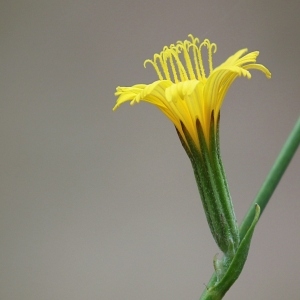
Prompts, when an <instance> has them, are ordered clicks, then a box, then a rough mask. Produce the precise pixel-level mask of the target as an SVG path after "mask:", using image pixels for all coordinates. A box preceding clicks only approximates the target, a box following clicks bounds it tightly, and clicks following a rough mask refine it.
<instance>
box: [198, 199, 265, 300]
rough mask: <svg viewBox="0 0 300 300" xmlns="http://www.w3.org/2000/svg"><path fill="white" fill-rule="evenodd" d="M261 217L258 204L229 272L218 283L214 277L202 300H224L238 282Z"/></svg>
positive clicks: (224, 261)
mask: <svg viewBox="0 0 300 300" xmlns="http://www.w3.org/2000/svg"><path fill="white" fill-rule="evenodd" d="M259 215H260V207H259V205H258V204H256V207H255V216H254V219H253V221H252V224H251V226H250V227H249V229H248V231H247V233H246V234H245V235H244V238H243V239H242V240H241V242H240V245H239V247H238V249H237V251H236V253H235V255H234V257H233V259H232V260H231V261H230V263H229V266H228V268H227V271H226V272H225V274H224V276H223V277H222V278H221V280H220V281H218V279H217V275H216V274H215V275H214V276H213V278H212V279H211V281H210V282H209V285H208V286H207V289H206V290H205V291H204V293H203V294H202V296H201V298H200V300H219V299H222V298H223V296H224V295H225V293H226V292H227V291H228V290H229V289H230V287H231V286H232V285H233V283H234V282H235V281H236V280H237V278H238V277H239V275H240V274H241V272H242V270H243V267H244V264H245V262H246V260H247V256H248V252H249V248H250V243H251V239H252V235H253V232H254V229H255V226H256V224H257V222H258V219H259ZM222 263H226V256H224V258H223V261H222ZM215 273H217V272H215Z"/></svg>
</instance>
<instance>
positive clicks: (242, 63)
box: [113, 35, 271, 150]
mask: <svg viewBox="0 0 300 300" xmlns="http://www.w3.org/2000/svg"><path fill="white" fill-rule="evenodd" d="M189 38H190V40H185V41H184V42H182V41H178V42H177V43H176V45H174V44H172V45H170V46H169V47H167V46H165V47H164V48H163V50H162V51H161V52H160V54H155V55H154V57H153V60H150V59H147V60H146V61H145V63H144V66H145V65H146V64H147V63H149V64H151V65H152V66H153V67H154V69H155V71H156V73H157V75H158V78H159V80H157V81H154V82H153V83H151V84H148V85H147V84H137V85H134V86H132V87H118V88H117V91H116V93H115V95H116V96H118V99H117V103H116V105H115V107H114V108H113V110H115V109H116V108H117V107H119V106H120V105H121V104H122V103H124V102H126V101H131V102H130V104H131V105H133V104H135V103H139V102H140V101H146V102H149V103H151V104H154V105H155V106H157V107H158V108H159V109H160V110H161V111H162V112H163V113H164V114H165V115H166V116H167V117H168V118H169V119H170V120H171V121H172V122H173V123H174V125H175V126H176V128H177V130H178V132H179V134H180V135H181V137H182V139H183V141H185V143H186V145H187V142H186V137H185V135H184V133H183V126H184V127H185V129H186V131H187V132H188V133H189V135H190V137H191V138H192V139H193V141H194V143H195V145H196V147H197V148H198V149H199V150H201V145H200V142H199V136H198V133H197V127H196V123H197V122H198V123H200V126H201V128H202V131H203V134H204V138H205V141H206V143H207V146H208V148H209V146H210V145H209V138H210V136H209V135H210V128H211V125H212V124H211V122H214V128H215V130H217V122H218V118H219V113H220V108H221V105H222V103H223V99H224V97H225V95H226V93H227V90H228V88H229V87H230V86H231V84H232V82H233V81H234V80H235V79H236V78H237V77H238V76H244V77H247V78H251V74H250V72H249V70H250V69H257V70H260V71H262V72H263V73H265V75H266V76H267V77H268V78H270V77H271V73H270V72H269V70H268V69H267V68H266V67H264V66H263V65H261V64H256V58H257V56H258V54H259V52H258V51H254V52H250V53H248V54H245V53H246V52H247V49H242V50H240V51H238V52H236V53H235V54H234V55H232V56H230V57H229V58H228V59H227V60H226V61H225V62H224V63H222V64H221V65H220V66H218V67H216V68H213V60H212V56H213V53H215V52H216V50H217V46H216V44H214V43H211V42H210V41H209V40H207V39H205V40H204V41H203V42H200V41H199V39H198V38H194V37H193V36H192V35H189ZM205 48H206V50H207V60H208V63H207V64H206V66H205V65H204V61H203V50H204V49H205Z"/></svg>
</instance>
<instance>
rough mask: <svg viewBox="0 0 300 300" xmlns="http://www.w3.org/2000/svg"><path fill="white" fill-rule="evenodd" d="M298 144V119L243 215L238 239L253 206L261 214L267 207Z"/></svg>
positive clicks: (299, 142) (246, 223)
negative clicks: (258, 207) (258, 209)
mask: <svg viewBox="0 0 300 300" xmlns="http://www.w3.org/2000/svg"><path fill="white" fill-rule="evenodd" d="M299 144H300V118H299V119H298V121H297V122H296V124H295V126H294V128H293V130H292V131H291V133H290V135H289V137H288V139H287V140H286V142H285V144H284V145H283V147H282V149H281V151H280V153H279V155H278V157H277V159H276V161H275V163H274V165H273V167H272V168H271V170H270V172H269V174H268V176H267V177H266V179H265V182H264V183H263V185H262V187H261V188H260V190H259V192H258V194H257V195H256V197H255V199H254V201H253V203H252V204H251V206H250V208H249V210H248V212H247V214H246V215H245V217H244V219H243V221H242V223H241V226H240V238H241V239H242V238H243V237H244V235H245V233H246V232H247V230H248V228H249V227H250V226H251V223H252V221H253V218H254V215H255V204H256V203H257V204H258V205H259V206H260V209H261V214H260V216H261V215H262V212H263V211H264V209H265V207H266V206H267V204H268V202H269V200H270V198H271V196H272V194H273V192H274V190H275V188H276V186H277V184H278V183H279V181H280V179H281V177H282V175H283V174H284V172H285V170H286V168H287V167H288V165H289V163H290V161H291V160H292V158H293V155H294V154H295V153H296V151H297V148H298V146H299Z"/></svg>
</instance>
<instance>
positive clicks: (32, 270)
mask: <svg viewBox="0 0 300 300" xmlns="http://www.w3.org/2000/svg"><path fill="white" fill-rule="evenodd" d="M299 14H300V2H299V1H298V0H287V1H274V0H266V1H259V0H248V1H238V0H228V1H216V0H197V1H196V0H186V1H179V0H174V1H171V0H165V1H164V0H162V1H157V0H153V1H146V0H145V1H138V0H124V1H116V0H111V1H101V0H100V1H89V0H85V1H80V0H75V1H68V0H64V1H57V0H55V1H44V0H42V1H20V0H19V1H1V11H0V38H1V46H0V53H1V60H0V64H1V73H0V76H1V80H0V85H1V89H0V95H1V97H0V140H1V147H0V166H1V169H0V270H1V271H0V299H3V300H19V299H20V300H21V299H22V300H40V299H43V300H53V299H64V300H68V299H72V300H80V299H91V300H93V299H130V300H135V299H136V300H140V299H145V300H146V299H149V300H150V299H151V300H152V299H172V300H182V299H198V298H199V296H200V294H201V293H202V291H203V289H205V283H207V282H208V280H209V278H210V275H211V274H212V272H213V264H212V260H213V257H214V255H215V254H216V253H218V252H219V250H218V249H217V246H216V245H215V243H214V241H213V239H212V237H211V234H210V232H209V229H208V225H207V223H206V219H205V216H204V212H203V209H202V204H201V201H200V200H199V195H198V191H197V186H196V183H195V180H194V177H193V172H192V168H191V165H190V162H189V160H188V157H187V156H186V154H185V152H184V150H183V149H182V146H181V144H180V142H179V140H178V137H177V135H176V132H175V130H174V128H173V126H172V124H171V123H170V122H169V121H168V120H167V119H166V118H165V116H163V115H162V114H161V113H160V112H159V111H158V110H157V109H156V108H155V107H152V106H150V105H147V104H140V105H136V106H134V107H130V106H129V105H124V106H122V107H121V108H120V109H119V110H117V111H116V112H114V113H113V112H112V107H113V106H114V104H115V101H116V97H115V96H114V92H115V88H116V86H118V85H123V86H130V85H133V84H135V83H151V82H153V81H154V80H156V78H157V77H156V74H155V72H154V71H153V70H152V68H151V67H149V68H147V69H144V67H143V62H144V60H145V59H147V58H151V57H152V56H153V54H154V53H156V52H159V51H161V49H162V48H163V46H165V45H169V44H171V43H175V42H176V41H177V40H184V39H185V38H187V35H188V34H189V33H192V34H193V35H195V36H198V37H199V38H200V39H204V38H209V39H210V40H211V41H212V42H215V43H217V45H218V52H217V53H216V54H215V56H214V65H215V66H216V65H218V64H220V63H221V62H223V61H224V60H225V59H227V57H228V56H229V55H232V54H233V53H235V52H236V51H237V50H239V49H241V48H244V47H247V48H249V51H253V50H259V51H260V56H259V58H258V62H260V63H263V64H264V65H265V66H267V67H268V68H269V69H270V70H271V72H272V76H273V77H272V79H271V80H268V79H266V78H265V76H264V75H263V74H261V73H260V72H255V71H254V72H252V74H253V77H252V79H251V80H247V79H245V78H239V79H237V81H236V82H235V83H234V84H233V86H232V88H231V89H230V91H229V93H228V95H227V97H226V99H225V102H224V106H223V108H222V116H221V152H222V156H223V161H224V164H225V170H226V173H227V175H228V181H229V185H230V189H231V194H232V198H233V201H234V206H235V210H236V214H237V218H238V221H239V222H240V221H241V220H242V218H243V216H244V214H245V212H246V210H247V209H248V207H249V205H250V203H251V201H252V200H253V198H254V196H255V194H256V193H257V191H258V189H259V188H260V186H261V184H262V182H263V180H264V178H265V176H266V175H267V173H268V171H269V169H270V167H271V166H272V164H273V162H274V160H275V158H276V157H277V154H278V152H279V151H280V149H281V146H282V144H283V143H284V141H285V139H286V137H287V135H288V134H289V132H290V130H291V129H292V127H293V125H294V123H295V122H296V120H297V118H298V117H299V112H300V101H299V94H300V82H299V70H298V68H299V63H300V58H299V50H300V41H299V36H300V19H299ZM299 169H300V153H299V152H298V153H297V154H296V156H295V157H294V159H293V161H292V164H291V165H290V166H289V168H288V170H287V172H286V174H285V175H284V177H283V179H282V181H281V183H280V185H279V186H278V188H277V190H276V192H275V193H274V196H273V198H272V199H271V201H270V203H269V205H268V207H267V209H266V211H265V212H264V214H263V217H262V218H261V220H260V222H259V223H258V226H257V229H256V231H255V233H254V237H253V241H252V247H251V249H250V254H249V257H248V260H247V263H246V265H245V268H244V271H243V273H242V275H241V276H240V278H239V279H238V281H237V282H236V283H235V285H234V286H233V287H232V289H231V290H230V291H229V292H228V294H227V295H226V296H225V298H224V299H243V300H247V299H257V300H259V299H261V300H263V299H299V294H300V285H299V276H300V260H299V246H300V234H299V227H300V221H299V214H300V201H299V200H300V187H299V175H300V174H299Z"/></svg>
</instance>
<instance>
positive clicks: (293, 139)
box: [200, 118, 300, 300]
mask: <svg viewBox="0 0 300 300" xmlns="http://www.w3.org/2000/svg"><path fill="white" fill-rule="evenodd" d="M299 144H300V118H299V119H298V121H297V122H296V124H295V126H294V128H293V130H292V131H291V133H290V135H289V137H288V138H287V140H286V142H285V144H284V145H283V147H282V149H281V151H280V153H279V155H278V157H277V159H276V161H275V163H274V165H273V167H272V168H271V170H270V172H269V174H268V176H267V177H266V179H265V182H264V183H263V185H262V187H261V188H260V190H259V192H258V194H257V196H256V198H255V199H254V201H253V203H252V204H251V206H250V208H249V210H248V212H247V213H246V215H245V217H244V220H243V221H242V223H241V226H240V240H241V241H243V240H244V239H245V238H247V235H249V232H250V231H251V227H253V226H255V224H254V223H253V220H255V217H256V216H257V220H256V221H255V223H256V222H257V221H258V217H259V216H258V215H257V214H255V213H257V209H255V208H256V207H257V205H256V204H258V205H259V206H260V209H261V213H262V212H263V210H264V209H265V207H266V206H267V204H268V202H269V200H270V198H271V196H272V194H273V192H274V190H275V188H276V186H277V184H278V183H279V181H280V179H281V177H282V175H283V174H284V172H285V170H286V169H287V167H288V165H289V163H290V161H291V160H292V158H293V156H294V154H295V153H296V151H297V149H298V147H299ZM260 215H261V214H260ZM253 224H254V225H253ZM250 234H251V235H252V233H251V232H250ZM250 238H251V237H250ZM249 245H250V242H249ZM247 251H248V250H247ZM233 282H234V281H233ZM233 282H232V283H233ZM220 284H222V282H220ZM216 287H217V274H216V272H215V273H213V275H212V277H211V278H210V281H209V283H208V284H207V289H206V290H205V291H204V292H203V294H202V296H201V298H200V299H201V300H219V299H222V298H223V295H224V294H225V293H226V291H227V290H226V291H225V292H224V293H219V292H216Z"/></svg>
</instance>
